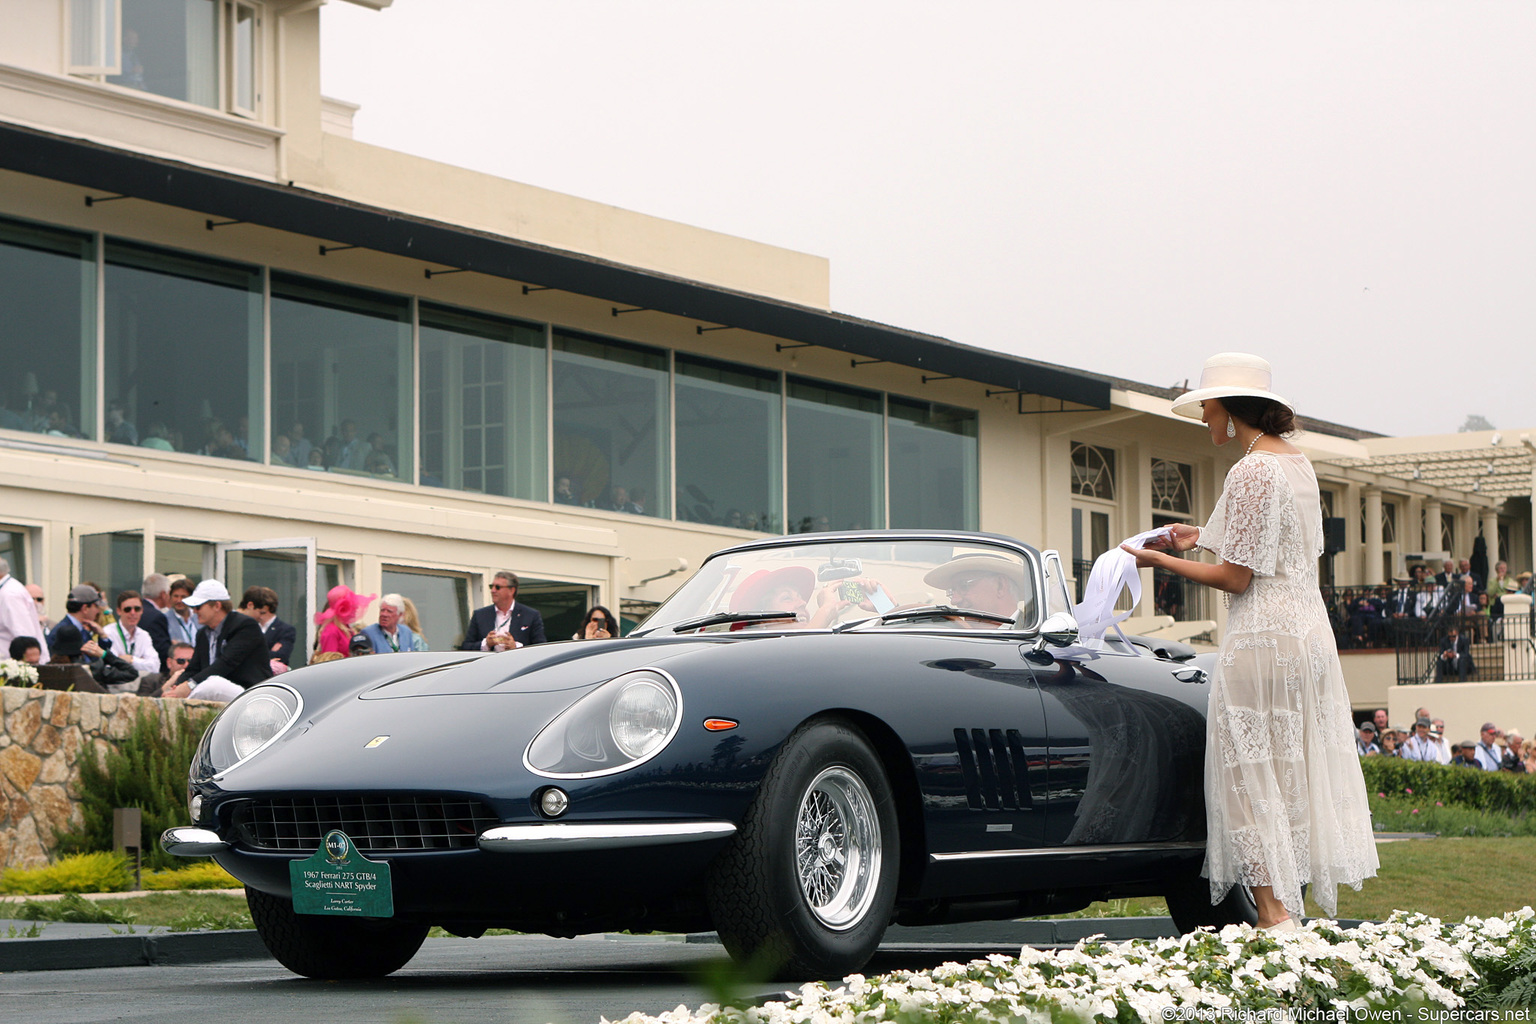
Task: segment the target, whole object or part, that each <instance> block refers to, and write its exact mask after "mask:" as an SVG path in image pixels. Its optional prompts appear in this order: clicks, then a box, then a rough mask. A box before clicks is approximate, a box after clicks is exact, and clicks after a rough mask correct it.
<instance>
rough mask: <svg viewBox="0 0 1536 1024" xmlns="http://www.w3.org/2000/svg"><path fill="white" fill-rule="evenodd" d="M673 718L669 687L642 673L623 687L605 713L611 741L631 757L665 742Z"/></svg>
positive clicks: (648, 751)
mask: <svg viewBox="0 0 1536 1024" xmlns="http://www.w3.org/2000/svg"><path fill="white" fill-rule="evenodd" d="M676 721H677V700H676V698H674V697H673V695H672V690H671V689H670V688H669V687H667V686H665V685H663V684H662V683H660V682H659V681H657V680H655V679H650V678H646V677H644V676H642V677H640V678H638V679H635V680H633V681H632V682H630V683H628V684H627V685H626V686H625V687H624V689H623V690H622V691H621V692H620V693H619V696H618V699H616V700H615V701H614V702H613V708H612V710H610V711H609V713H608V727H609V728H610V729H611V730H612V731H613V742H614V743H615V744H617V745H618V748H619V749H620V750H622V751H623V752H624V753H625V754H627V755H628V756H630V757H633V758H641V757H644V756H646V755H647V754H649V753H650V752H651V751H653V750H655V749H656V748H657V747H659V746H660V745H661V744H663V743H665V742H666V740H667V737H668V736H669V735H670V734H671V732H672V726H673V724H674V723H676Z"/></svg>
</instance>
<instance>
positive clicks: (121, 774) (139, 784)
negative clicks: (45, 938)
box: [58, 706, 216, 868]
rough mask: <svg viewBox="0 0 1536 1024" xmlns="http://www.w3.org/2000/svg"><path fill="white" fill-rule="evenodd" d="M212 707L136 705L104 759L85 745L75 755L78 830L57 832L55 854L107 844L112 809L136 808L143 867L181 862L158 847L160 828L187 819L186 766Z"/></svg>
mask: <svg viewBox="0 0 1536 1024" xmlns="http://www.w3.org/2000/svg"><path fill="white" fill-rule="evenodd" d="M215 714H216V712H215V711H213V710H212V709H197V710H188V709H186V708H183V707H180V706H175V707H171V708H168V709H167V710H166V711H165V712H164V714H161V713H159V712H157V711H156V710H155V708H154V707H153V706H146V707H144V708H143V709H141V711H140V713H139V715H138V717H137V718H136V719H135V720H134V723H133V728H132V729H131V730H130V731H129V733H128V735H127V736H126V737H124V738H123V739H122V740H120V741H118V742H117V743H116V744H115V745H114V746H113V747H111V748H110V749H109V750H108V751H107V754H106V757H105V758H98V757H97V756H96V752H95V750H94V748H87V749H86V750H85V751H84V752H83V754H82V756H81V758H80V814H81V816H82V817H83V818H84V820H85V825H84V827H83V828H81V830H80V831H79V832H76V833H71V834H69V835H61V836H59V837H58V851H59V853H61V854H70V853H90V852H93V851H97V850H101V851H109V850H111V849H112V811H113V809H114V808H117V807H137V808H139V809H140V810H142V811H143V812H144V861H143V863H144V867H145V868H171V867H184V866H185V865H186V863H187V862H186V860H185V859H183V858H181V857H172V856H171V855H170V854H168V853H166V852H165V851H163V850H161V849H160V833H162V832H164V831H165V830H166V829H168V828H170V827H172V826H173V825H185V824H186V823H187V771H188V769H189V768H191V766H192V758H193V756H194V755H195V754H196V753H197V744H198V740H200V739H201V738H202V735H203V730H204V729H206V728H207V727H208V723H209V722H211V721H213V718H214V715H215Z"/></svg>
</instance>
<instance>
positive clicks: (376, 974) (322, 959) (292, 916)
mask: <svg viewBox="0 0 1536 1024" xmlns="http://www.w3.org/2000/svg"><path fill="white" fill-rule="evenodd" d="M245 902H246V904H247V905H248V906H249V907H250V908H251V920H252V921H254V922H255V923H256V931H257V932H258V933H259V934H260V935H261V941H262V942H264V943H265V944H266V947H267V949H268V950H269V951H270V952H271V954H272V955H273V957H275V958H276V959H277V962H278V963H280V964H282V965H283V966H284V967H286V968H288V969H289V970H290V971H292V972H293V973H295V974H302V975H304V977H306V978H327V979H346V978H382V977H384V976H385V975H386V974H393V973H394V972H395V971H398V970H399V969H400V968H402V967H404V966H405V965H406V963H407V962H409V961H410V959H411V957H413V956H415V955H416V951H417V950H419V949H420V948H421V944H422V942H424V941H425V940H426V938H427V926H426V925H424V924H410V923H408V922H405V921H394V920H390V919H388V918H377V917H370V918H351V917H326V916H323V915H318V914H296V913H294V910H293V901H292V900H285V899H282V898H281V897H278V896H273V895H271V894H270V893H265V892H262V891H261V890H260V889H253V888H251V887H250V886H246V887H245Z"/></svg>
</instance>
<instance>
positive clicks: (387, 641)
mask: <svg viewBox="0 0 1536 1024" xmlns="http://www.w3.org/2000/svg"><path fill="white" fill-rule="evenodd" d="M404 612H405V598H403V597H401V596H400V595H399V594H385V595H384V596H383V597H381V598H379V621H378V622H375V623H374V624H373V625H371V626H366V627H364V628H363V636H366V637H367V638H368V641H369V642H370V643H372V644H373V653H374V654H398V653H399V652H401V651H407V652H409V651H414V650H415V649H416V634H415V633H413V632H411V627H410V626H407V625H406V624H405V623H403V622H401V621H400V616H401V615H402V614H404Z"/></svg>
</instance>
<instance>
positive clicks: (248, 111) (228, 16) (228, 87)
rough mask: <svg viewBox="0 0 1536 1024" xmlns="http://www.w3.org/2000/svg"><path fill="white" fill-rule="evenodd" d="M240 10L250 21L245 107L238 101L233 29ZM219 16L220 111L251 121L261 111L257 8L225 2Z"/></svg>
mask: <svg viewBox="0 0 1536 1024" xmlns="http://www.w3.org/2000/svg"><path fill="white" fill-rule="evenodd" d="M241 11H247V12H249V14H250V18H251V53H250V64H251V105H250V106H249V107H243V106H241V105H240V102H239V96H240V90H239V88H238V86H239V77H240V60H239V57H240V53H239V50H238V48H237V46H236V43H237V42H238V36H237V35H236V33H235V27H236V26H237V25H239V24H240V12H241ZM220 13H221V16H222V17H221V24H220V26H219V29H220V31H219V35H220V38H221V41H222V44H223V45H222V46H221V47H220V49H221V50H222V51H223V52H222V53H221V54H220V57H221V58H222V62H223V65H224V67H223V69H222V70H223V74H222V75H221V76H220V77H221V78H222V79H223V83H222V84H223V88H224V109H225V110H226V111H228V112H229V113H231V114H236V115H238V116H240V117H249V118H252V119H253V120H254V119H255V118H256V117H257V115H258V112H259V111H260V109H261V59H262V46H261V29H262V18H261V13H262V12H261V8H260V7H258V6H257V5H256V4H254V3H248V2H246V0H225V3H224V4H223V8H222V10H221V12H220Z"/></svg>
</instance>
